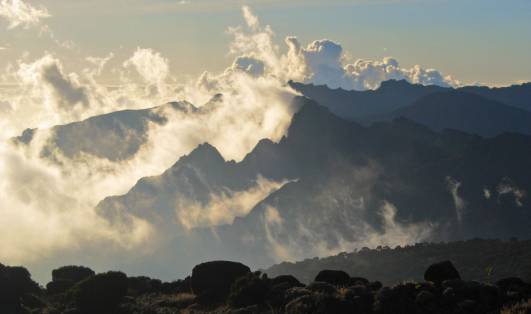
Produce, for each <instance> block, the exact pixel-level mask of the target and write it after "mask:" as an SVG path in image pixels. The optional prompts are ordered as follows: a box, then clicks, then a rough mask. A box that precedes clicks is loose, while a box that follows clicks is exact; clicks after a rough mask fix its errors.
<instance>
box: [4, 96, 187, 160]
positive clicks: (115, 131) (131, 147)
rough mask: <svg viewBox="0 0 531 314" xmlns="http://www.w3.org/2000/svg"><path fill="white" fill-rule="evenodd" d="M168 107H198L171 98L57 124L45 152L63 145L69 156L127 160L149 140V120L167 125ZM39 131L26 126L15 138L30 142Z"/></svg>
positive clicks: (62, 150)
mask: <svg viewBox="0 0 531 314" xmlns="http://www.w3.org/2000/svg"><path fill="white" fill-rule="evenodd" d="M166 110H172V111H175V112H186V113H193V112H195V111H197V108H195V107H194V106H193V105H192V104H190V103H188V102H186V101H182V102H170V103H167V104H165V105H162V106H157V107H153V108H148V109H138V110H121V111H115V112H111V113H107V114H103V115H98V116H94V117H90V118H88V119H85V120H82V121H78V122H72V123H68V124H65V125H57V126H54V127H52V128H51V129H49V130H45V131H50V132H51V138H50V139H49V141H50V143H47V144H46V145H45V146H44V147H43V150H42V152H41V155H42V156H43V157H52V158H53V156H51V155H52V152H53V151H54V150H55V149H59V151H60V152H61V153H62V154H63V155H64V156H65V157H67V158H74V157H76V156H79V155H80V154H82V153H85V154H89V155H92V156H96V157H100V158H105V159H108V160H111V161H121V160H127V159H129V158H131V157H132V156H133V155H134V154H136V153H137V152H138V150H139V149H140V147H141V146H142V145H143V144H144V143H145V142H146V140H147V136H148V123H154V124H157V125H164V124H165V123H166V122H167V121H168V120H167V117H166V115H165V111H166ZM37 132H40V130H38V129H26V130H25V131H24V132H23V133H22V134H21V135H20V136H18V137H16V138H14V141H15V143H18V144H23V145H29V144H31V142H32V140H33V138H34V137H35V135H36V133H37Z"/></svg>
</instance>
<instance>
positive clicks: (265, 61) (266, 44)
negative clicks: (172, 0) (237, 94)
mask: <svg viewBox="0 0 531 314" xmlns="http://www.w3.org/2000/svg"><path fill="white" fill-rule="evenodd" d="M242 11H243V15H244V18H245V21H246V24H247V29H245V28H242V27H234V28H230V29H229V33H230V34H231V35H233V36H234V40H233V42H232V44H231V52H232V53H233V54H234V55H237V56H245V59H242V60H241V61H246V62H245V63H244V65H245V66H239V67H234V68H235V69H239V70H243V71H247V72H249V71H251V72H250V73H253V74H255V75H256V74H257V71H256V68H255V67H254V66H255V65H259V67H258V68H259V69H260V71H259V72H258V73H262V74H263V75H271V76H275V77H277V78H278V79H280V80H284V81H288V80H294V81H301V82H305V83H313V84H318V85H328V86H329V87H331V88H343V89H346V90H353V89H354V90H367V89H377V88H378V87H379V86H380V84H381V82H383V81H386V80H391V79H393V80H407V81H408V82H410V83H414V84H422V85H439V86H446V87H448V86H458V85H460V83H459V81H457V80H455V79H453V78H452V77H450V76H444V75H443V74H442V73H441V72H439V71H437V70H435V69H429V68H428V69H425V68H423V67H421V66H420V65H415V66H413V67H412V68H404V67H402V66H400V64H399V62H398V61H397V60H396V59H394V58H391V57H386V58H383V60H381V61H378V60H363V59H357V60H354V62H349V60H348V58H347V57H346V56H345V53H344V50H343V47H342V46H341V44H339V43H337V42H334V41H332V40H330V39H321V40H315V41H313V42H311V43H309V44H308V45H307V46H306V47H303V45H302V44H301V43H300V42H299V41H298V39H297V38H296V37H294V36H288V37H286V38H285V40H284V43H285V44H286V45H287V48H288V50H287V52H286V53H282V52H281V50H280V49H279V47H278V46H277V45H276V44H275V43H274V32H273V30H272V28H271V27H270V26H269V25H266V26H262V25H261V24H260V21H259V20H258V18H257V17H256V16H255V15H254V14H253V12H252V11H251V10H250V9H249V7H246V6H244V7H243V9H242ZM262 68H263V70H262Z"/></svg>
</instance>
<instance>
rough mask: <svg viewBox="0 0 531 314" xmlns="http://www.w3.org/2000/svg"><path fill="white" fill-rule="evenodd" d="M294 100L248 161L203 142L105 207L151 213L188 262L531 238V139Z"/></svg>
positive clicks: (114, 214) (265, 260) (169, 247)
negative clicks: (363, 116)
mask: <svg viewBox="0 0 531 314" xmlns="http://www.w3.org/2000/svg"><path fill="white" fill-rule="evenodd" d="M294 101H295V102H299V105H300V106H301V109H300V111H299V112H298V113H296V114H295V116H294V117H293V120H292V123H291V126H290V128H289V129H288V132H287V136H286V137H284V138H283V139H282V140H281V141H280V142H279V143H274V142H272V141H270V140H267V139H265V140H262V141H261V142H260V143H259V144H258V145H257V146H256V147H255V148H254V149H253V150H252V151H251V152H250V153H249V154H248V155H247V156H246V157H245V158H244V159H243V160H242V161H241V162H234V161H225V160H224V159H223V158H222V156H221V155H220V153H219V152H218V151H217V150H216V148H214V147H213V146H211V145H209V144H203V145H200V146H199V147H198V148H197V149H195V150H194V151H193V152H192V153H190V154H189V155H188V156H184V157H181V158H180V159H179V161H177V162H176V163H175V164H174V165H173V166H172V167H171V168H170V169H168V170H167V171H165V172H164V173H163V174H162V175H161V176H156V177H149V178H142V179H140V180H139V181H138V183H137V184H136V185H135V186H134V187H133V188H132V189H131V190H130V191H129V192H128V193H126V194H125V195H121V196H115V197H109V198H107V199H105V200H103V201H102V202H101V203H100V204H99V205H98V211H99V212H100V213H101V214H102V215H104V216H106V217H107V218H109V219H119V218H120V217H122V215H121V213H123V211H127V212H128V213H133V214H134V215H137V216H138V217H141V218H143V219H146V220H148V221H150V222H151V223H153V224H154V225H156V226H157V228H158V229H159V230H162V232H163V233H164V234H165V235H166V237H167V238H166V239H165V241H164V242H165V244H164V251H165V252H175V253H174V254H177V256H178V258H176V259H175V262H176V263H179V264H180V265H187V264H188V263H193V262H194V261H197V260H204V259H207V257H208V256H215V257H218V258H233V259H234V258H237V259H239V260H242V261H245V262H246V263H248V264H251V265H257V266H260V267H263V266H265V265H268V264H270V263H273V262H274V261H279V260H285V259H289V260H293V259H301V258H304V257H309V256H323V255H329V254H331V253H337V252H340V251H343V250H348V249H352V248H355V247H360V246H364V245H369V246H375V245H390V246H395V245H401V244H406V243H413V242H418V241H425V240H431V241H441V240H456V239H463V238H471V237H489V238H490V237H496V238H507V237H513V236H516V237H521V238H529V237H530V236H531V232H530V230H529V228H528V226H529V225H530V223H531V213H530V211H529V206H530V204H529V201H528V198H527V195H526V191H529V190H530V188H531V173H530V171H531V137H529V136H526V135H522V134H516V133H505V134H502V135H499V136H496V137H493V138H482V137H479V136H477V135H471V134H467V133H463V132H460V131H455V130H444V131H442V132H436V131H432V130H430V129H429V128H428V127H426V126H423V125H420V124H418V123H416V122H413V121H411V120H408V119H405V118H398V119H395V120H393V121H391V122H379V123H375V124H373V125H371V126H369V127H365V126H362V125H360V124H357V123H355V122H351V121H348V120H345V119H342V118H340V117H338V116H336V115H334V114H332V113H331V112H330V111H329V110H328V109H327V108H325V107H323V106H320V105H319V104H317V103H316V102H314V101H312V100H310V99H308V98H305V97H297V98H296V99H295V100H294ZM211 208H215V209H216V212H223V213H230V214H232V218H231V219H229V220H216V217H211V215H215V212H209V209H211ZM235 209H238V210H235ZM177 252H178V253H177ZM165 257H166V258H168V256H165Z"/></svg>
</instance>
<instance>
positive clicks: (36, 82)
mask: <svg viewBox="0 0 531 314" xmlns="http://www.w3.org/2000/svg"><path fill="white" fill-rule="evenodd" d="M18 76H19V77H20V79H21V80H22V82H23V83H25V84H28V85H30V86H31V88H32V89H38V88H44V89H45V92H47V93H48V97H51V98H52V99H51V101H53V102H54V104H56V105H57V109H59V110H71V109H72V107H74V106H76V105H83V106H88V96H87V91H86V90H85V88H83V87H82V86H80V83H79V81H78V77H77V75H75V74H70V75H66V74H64V72H63V69H62V65H61V63H60V61H59V60H58V59H57V58H54V57H53V56H52V55H49V54H47V55H45V56H44V57H42V58H41V59H39V60H36V61H35V62H33V63H30V64H27V63H22V64H21V65H20V68H19V70H18Z"/></svg>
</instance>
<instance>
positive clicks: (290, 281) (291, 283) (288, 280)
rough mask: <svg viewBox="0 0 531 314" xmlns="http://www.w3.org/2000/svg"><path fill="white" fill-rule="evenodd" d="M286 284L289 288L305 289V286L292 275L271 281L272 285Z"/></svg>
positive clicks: (278, 277)
mask: <svg viewBox="0 0 531 314" xmlns="http://www.w3.org/2000/svg"><path fill="white" fill-rule="evenodd" d="M279 284H285V286H287V287H289V288H293V287H304V285H303V284H302V283H301V282H300V281H299V280H298V279H297V278H295V277H293V276H292V275H281V276H277V277H275V278H272V279H271V285H273V286H276V285H279Z"/></svg>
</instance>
